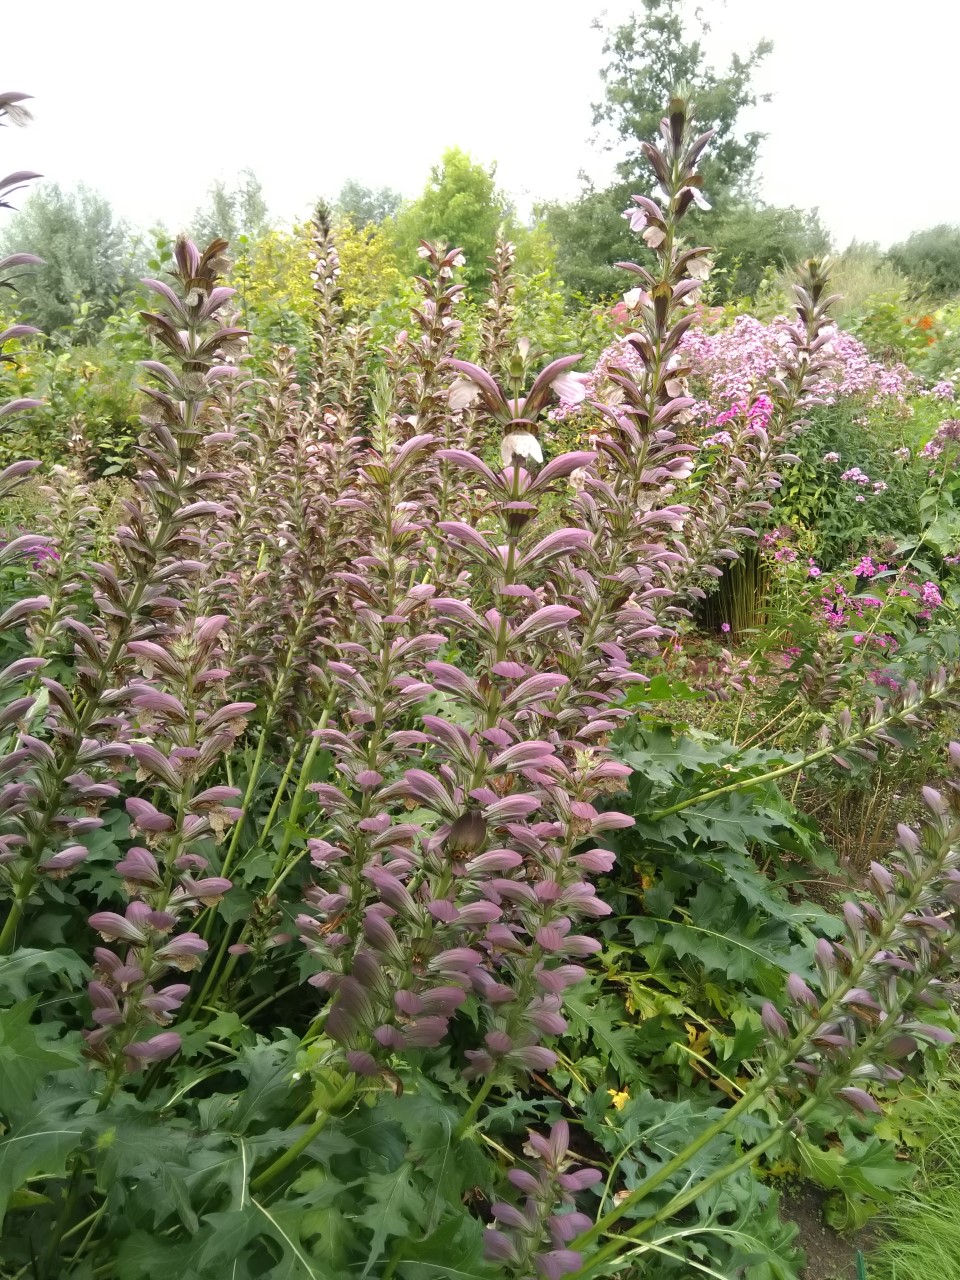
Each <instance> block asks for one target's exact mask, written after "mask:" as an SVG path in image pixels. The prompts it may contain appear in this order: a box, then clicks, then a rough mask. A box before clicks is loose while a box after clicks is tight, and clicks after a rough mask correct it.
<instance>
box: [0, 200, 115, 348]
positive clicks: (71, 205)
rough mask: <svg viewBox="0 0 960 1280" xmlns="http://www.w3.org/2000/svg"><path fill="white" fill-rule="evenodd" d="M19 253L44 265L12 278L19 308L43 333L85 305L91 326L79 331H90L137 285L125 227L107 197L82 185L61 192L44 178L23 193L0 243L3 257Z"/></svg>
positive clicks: (61, 324)
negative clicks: (25, 196)
mask: <svg viewBox="0 0 960 1280" xmlns="http://www.w3.org/2000/svg"><path fill="white" fill-rule="evenodd" d="M24 251H29V252H31V253H35V254H37V255H38V256H39V257H41V258H42V259H43V263H42V265H40V266H35V267H31V269H30V271H29V272H28V273H26V274H23V275H21V276H20V277H19V279H18V280H17V288H18V290H19V292H20V303H19V310H20V313H21V315H22V316H23V318H24V319H25V320H26V321H28V322H29V323H30V324H35V325H37V327H38V328H40V329H42V330H43V332H44V333H47V334H51V333H53V332H54V331H55V330H57V329H63V328H65V327H66V326H68V325H70V324H72V322H73V321H74V319H75V316H76V315H77V313H78V311H79V308H80V305H81V304H83V303H86V304H87V307H86V308H85V315H86V328H87V329H88V332H87V333H84V334H79V333H78V334H77V335H76V336H78V337H83V338H87V337H89V336H90V334H89V329H90V328H94V329H97V328H99V326H100V324H102V322H103V320H104V319H106V317H107V316H108V315H109V314H110V313H111V311H112V310H113V309H114V308H115V305H116V301H117V298H118V297H119V296H120V295H121V294H122V293H124V292H125V291H126V290H127V289H128V288H130V287H132V286H133V284H134V278H133V276H132V273H131V265H132V251H131V248H130V241H129V235H128V232H127V228H126V226H125V225H124V223H122V222H118V221H117V220H116V219H115V217H114V214H113V209H112V208H111V206H110V202H109V201H108V200H107V199H106V198H105V197H104V196H102V195H100V194H99V193H98V192H96V191H91V190H90V189H89V188H88V187H85V186H79V187H77V188H76V190H75V191H62V190H61V189H60V187H59V186H57V185H56V184H55V183H44V184H43V185H42V186H40V187H38V188H37V189H36V190H35V191H34V192H33V193H32V194H31V195H30V196H29V197H28V199H27V200H26V201H25V202H24V205H23V208H22V209H21V210H20V211H19V213H17V214H16V215H15V217H14V218H13V220H12V221H11V223H10V226H9V228H8V229H7V230H6V231H5V233H4V235H3V238H2V241H0V257H2V256H5V255H6V254H8V253H19V252H24Z"/></svg>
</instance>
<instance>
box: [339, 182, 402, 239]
mask: <svg viewBox="0 0 960 1280" xmlns="http://www.w3.org/2000/svg"><path fill="white" fill-rule="evenodd" d="M402 202H403V197H402V196H401V195H400V192H399V191H394V190H393V189H392V188H391V187H379V188H377V189H376V190H374V188H373V187H365V186H364V185H363V183H361V182H357V181H355V180H354V179H353V178H349V179H348V180H347V181H346V182H345V183H344V184H343V186H342V187H341V188H340V194H339V195H338V196H337V199H336V202H335V204H334V209H335V210H336V212H337V213H338V214H339V215H340V216H341V217H342V218H349V219H350V221H351V222H352V223H353V225H354V226H355V227H356V228H357V229H358V230H362V229H363V228H364V227H369V226H375V227H379V226H380V224H381V223H382V222H384V221H386V219H387V218H392V217H393V216H394V214H396V212H397V210H398V209H399V208H400V205H401V203H402Z"/></svg>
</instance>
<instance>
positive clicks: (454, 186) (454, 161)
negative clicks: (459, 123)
mask: <svg viewBox="0 0 960 1280" xmlns="http://www.w3.org/2000/svg"><path fill="white" fill-rule="evenodd" d="M495 173H496V166H495V165H491V166H490V167H489V168H485V167H484V166H483V165H482V164H478V163H477V162H476V161H474V160H472V159H471V158H470V156H468V155H467V154H466V152H464V151H461V150H460V149H459V147H451V148H450V150H449V151H445V152H444V153H443V157H442V159H441V161H440V163H439V164H438V165H436V166H435V167H434V169H433V170H432V172H431V174H430V181H429V182H428V183H427V185H426V187H425V189H424V192H423V195H422V196H420V198H419V199H418V200H414V201H413V202H412V203H411V204H409V205H407V206H406V207H405V208H404V209H402V210H401V211H400V213H399V214H398V216H397V218H396V221H395V236H396V242H397V246H398V249H399V251H400V253H401V255H402V257H403V258H405V259H406V260H407V262H408V263H410V265H413V263H414V262H415V260H416V247H417V244H418V242H419V241H420V240H431V241H434V240H444V241H446V243H447V244H449V245H456V246H458V247H459V248H461V249H462V250H463V252H464V254H465V255H466V259H467V266H466V271H465V278H466V281H467V285H468V287H469V288H470V290H471V291H472V292H479V291H481V290H482V289H483V288H484V287H485V286H486V283H487V258H488V257H489V256H490V254H492V253H493V248H494V245H495V243H496V239H497V232H498V230H499V228H500V226H501V224H503V223H504V222H505V221H506V220H508V219H509V217H510V214H511V209H510V205H509V204H508V202H507V201H506V200H505V198H504V197H503V195H502V194H501V193H500V192H499V191H498V190H497V186H496V182H495Z"/></svg>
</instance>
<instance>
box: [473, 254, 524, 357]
mask: <svg viewBox="0 0 960 1280" xmlns="http://www.w3.org/2000/svg"><path fill="white" fill-rule="evenodd" d="M516 263H517V249H516V245H514V244H513V243H512V242H511V241H510V240H505V239H503V238H502V237H501V238H500V239H498V240H497V243H496V245H495V246H494V250H493V253H492V254H491V256H490V266H489V267H487V275H488V276H489V277H490V287H489V289H488V291H487V297H486V298H485V299H484V302H483V312H482V314H481V317H480V343H479V349H478V351H477V363H478V364H479V365H480V367H481V368H482V369H492V370H497V369H499V367H500V365H501V363H502V362H503V361H504V360H505V359H506V357H507V356H508V355H509V353H510V348H511V345H512V343H511V330H512V326H513V322H514V319H515V308H514V306H513V296H514V294H515V293H516V289H517V278H516V274H515V270H516Z"/></svg>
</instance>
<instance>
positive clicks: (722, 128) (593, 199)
mask: <svg viewBox="0 0 960 1280" xmlns="http://www.w3.org/2000/svg"><path fill="white" fill-rule="evenodd" d="M642 4H643V8H642V11H641V13H640V14H639V15H637V14H634V15H633V16H632V17H631V18H630V20H629V22H626V23H624V24H623V25H622V26H619V27H615V28H613V29H612V30H610V31H608V32H607V35H606V41H605V43H604V47H603V52H604V56H605V57H606V58H607V63H606V66H605V67H604V68H603V70H602V72H601V75H602V78H603V81H604V85H605V96H604V101H603V102H601V103H595V104H594V108H593V113H594V114H593V122H594V124H595V125H607V126H609V127H611V128H612V129H613V131H614V134H615V137H616V142H615V143H611V146H614V145H618V146H620V147H621V148H622V149H623V155H622V158H621V160H620V162H619V163H618V165H617V171H618V173H619V174H620V177H621V181H620V182H617V183H614V184H613V185H612V186H610V187H607V188H606V189H605V190H599V191H598V190H596V189H595V188H593V187H587V188H586V189H585V191H584V193H583V194H582V195H581V197H580V199H579V200H575V201H573V202H571V203H569V204H549V205H543V206H541V207H540V208H539V209H538V210H537V213H538V216H539V217H541V218H543V219H544V220H545V222H546V225H547V227H548V228H549V230H550V232H551V234H552V235H553V238H554V240H555V241H556V243H557V269H558V270H559V272H560V275H561V276H562V278H563V279H564V281H565V282H566V284H567V286H568V287H569V288H570V289H572V290H573V291H574V292H577V293H583V294H586V295H587V296H589V297H594V298H598V297H609V296H611V295H613V294H615V293H618V292H619V291H620V290H622V289H624V288H625V287H627V283H626V281H625V277H624V275H623V272H621V271H618V270H617V269H616V267H615V266H614V263H616V262H622V261H633V260H635V259H637V258H640V259H642V258H643V256H644V254H645V249H644V246H643V245H642V244H641V243H640V242H639V241H638V240H637V237H636V236H634V235H633V234H632V233H631V232H630V230H629V228H628V227H627V224H626V222H625V221H624V219H623V211H624V209H626V208H627V206H628V205H629V203H630V197H631V195H633V194H634V192H638V191H647V190H649V189H650V187H651V186H652V184H653V179H652V176H651V174H650V171H649V167H648V165H647V162H646V160H645V159H644V157H643V154H642V151H641V149H640V144H641V143H642V142H644V141H646V140H647V139H649V138H651V137H656V136H658V135H659V131H660V120H661V119H662V117H663V112H664V109H665V107H666V104H667V103H668V102H669V101H670V98H671V97H672V96H673V94H674V92H675V91H676V90H677V89H679V88H681V87H684V90H685V93H687V94H688V95H689V96H690V98H691V99H692V100H693V102H694V104H695V107H696V115H697V121H698V124H699V125H700V127H701V128H703V129H705V130H706V129H714V130H715V131H716V132H715V136H714V138H713V141H712V142H711V144H710V148H709V151H708V153H707V155H706V156H705V157H704V159H703V162H702V164H701V166H700V169H701V172H702V173H703V175H704V187H705V191H706V192H707V194H708V197H709V200H710V202H711V203H712V205H713V206H714V209H715V210H716V211H717V212H715V213H714V214H707V215H705V216H701V217H698V218H697V219H696V222H694V223H693V224H692V228H691V234H692V235H694V236H696V237H697V239H699V240H700V241H701V243H714V244H716V243H717V235H718V231H719V224H718V223H717V219H718V218H719V217H721V216H722V215H723V212H724V210H730V211H732V210H733V209H735V208H736V209H740V210H741V211H742V210H743V209H744V207H745V206H746V204H747V194H748V187H749V182H750V178H751V177H752V174H753V168H754V153H755V150H756V148H757V146H758V144H759V143H760V141H761V140H762V138H763V136H764V135H763V134H761V133H757V132H749V133H746V134H744V135H742V136H741V134H740V133H739V132H738V130H737V122H738V119H739V116H740V113H741V112H742V111H743V110H744V109H745V108H746V107H751V106H754V105H755V104H756V103H757V102H758V101H767V100H768V97H769V95H758V94H757V93H756V91H755V90H754V88H753V77H754V73H755V72H756V70H757V68H758V67H759V66H760V64H761V63H762V61H763V59H764V58H765V57H766V56H767V54H768V53H769V52H770V50H771V48H772V45H771V44H770V42H769V41H768V40H761V41H760V42H759V43H758V44H757V46H756V47H755V48H754V49H753V50H752V51H751V52H750V53H749V54H748V55H747V57H746V58H740V57H738V56H736V55H735V56H734V57H733V58H732V59H731V62H730V65H729V67H728V68H727V70H726V71H725V72H719V71H717V70H716V69H715V68H713V67H711V66H709V65H708V64H707V62H706V60H705V53H704V48H703V44H702V38H703V36H704V35H706V34H707V33H708V32H709V30H710V28H709V26H708V24H707V23H706V22H705V21H704V19H703V17H702V15H701V14H700V12H699V10H698V11H697V12H696V14H695V22H696V24H697V31H696V34H695V35H694V37H693V38H688V36H687V33H686V30H685V27H684V20H683V13H682V0H642ZM597 25H599V24H597ZM711 224H713V225H714V226H716V227H717V230H714V229H712V226H711ZM727 225H728V226H729V225H730V224H729V223H728V224H727Z"/></svg>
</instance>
